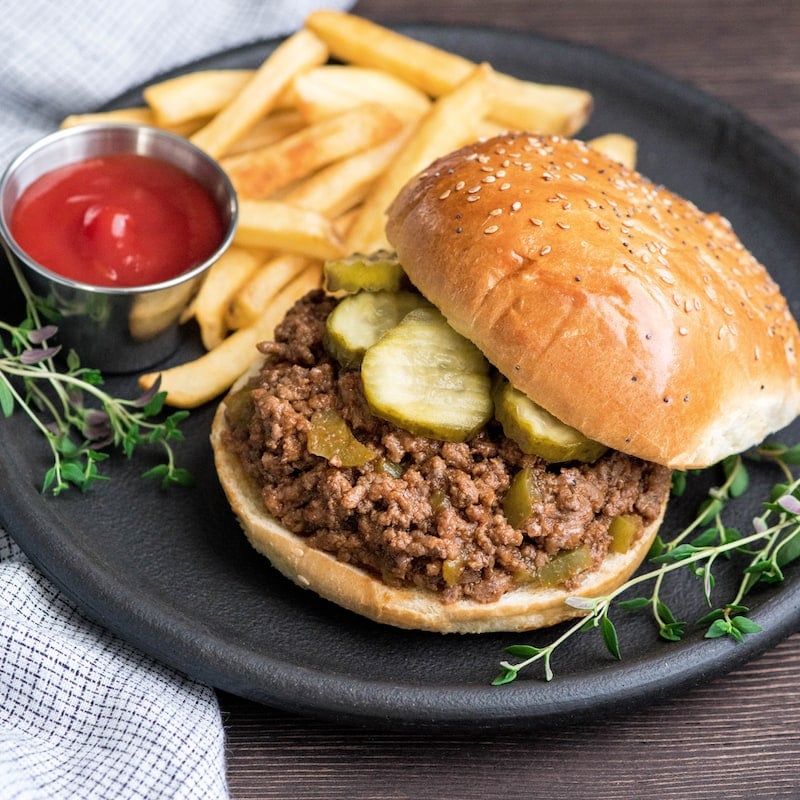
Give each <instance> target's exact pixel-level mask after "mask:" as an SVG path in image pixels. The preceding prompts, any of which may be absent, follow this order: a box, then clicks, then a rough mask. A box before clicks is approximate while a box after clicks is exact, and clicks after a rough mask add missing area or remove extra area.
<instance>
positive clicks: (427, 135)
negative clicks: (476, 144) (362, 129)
mask: <svg viewBox="0 0 800 800" xmlns="http://www.w3.org/2000/svg"><path fill="white" fill-rule="evenodd" d="M491 77H492V69H491V67H489V66H488V65H487V64H481V65H478V66H476V67H474V68H473V69H472V71H471V72H470V74H469V76H468V77H467V79H466V80H465V81H464V82H463V83H461V84H460V85H459V86H457V87H456V88H455V89H454V90H453V91H452V92H450V93H449V94H446V95H443V96H442V97H440V98H439V99H438V100H437V101H436V102H435V103H434V104H433V105H432V106H431V109H430V111H429V112H428V113H427V114H426V115H425V116H424V117H423V118H422V120H421V121H420V123H419V125H418V126H417V127H416V129H415V130H414V131H413V132H412V133H411V135H410V137H409V139H408V141H407V142H406V143H405V145H404V146H403V148H402V150H401V152H400V153H399V154H398V156H397V158H395V159H394V160H393V161H392V163H391V164H390V166H389V167H388V169H387V170H386V171H385V172H383V174H382V175H381V177H380V178H379V179H378V180H377V181H376V183H375V184H374V185H373V187H372V189H371V190H370V192H369V194H368V195H367V198H366V199H365V201H364V204H363V206H362V209H361V211H360V213H358V214H357V215H356V218H355V219H354V220H353V224H352V226H351V227H350V230H349V231H348V235H347V239H346V240H345V249H346V250H347V251H348V252H370V251H372V250H377V249H380V248H386V247H388V246H389V245H388V242H387V241H386V234H385V232H384V227H385V223H386V210H387V208H388V207H389V205H390V204H391V202H392V200H393V199H394V197H395V195H396V194H397V193H398V192H399V191H400V189H401V188H402V186H403V185H404V184H405V183H406V182H407V181H408V180H410V179H411V178H412V177H413V176H414V175H415V174H416V173H418V172H419V171H421V170H422V169H424V168H425V167H427V166H428V164H430V163H431V161H433V160H434V159H435V158H437V157H439V156H441V155H444V154H445V153H448V152H450V151H451V150H455V149H456V148H458V147H460V146H461V145H463V144H464V143H465V142H467V141H469V140H470V139H472V138H474V126H475V125H476V124H477V122H478V121H479V120H480V118H481V115H482V112H483V109H485V108H486V103H487V98H488V94H489V91H490V87H491Z"/></svg>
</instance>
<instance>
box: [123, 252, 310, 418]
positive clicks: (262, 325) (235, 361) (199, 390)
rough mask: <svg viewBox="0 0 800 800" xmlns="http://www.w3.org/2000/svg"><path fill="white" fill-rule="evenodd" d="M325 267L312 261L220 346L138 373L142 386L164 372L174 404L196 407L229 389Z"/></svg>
mask: <svg viewBox="0 0 800 800" xmlns="http://www.w3.org/2000/svg"><path fill="white" fill-rule="evenodd" d="M321 280H322V271H321V267H320V266H319V264H318V263H316V262H315V263H313V264H311V265H310V266H309V267H307V268H306V269H305V270H303V272H301V273H300V274H299V275H297V276H296V278H295V279H294V280H293V281H291V282H290V283H289V284H287V285H286V286H285V287H284V288H283V289H281V291H280V292H279V293H278V294H277V295H276V296H275V297H274V298H273V300H272V301H271V303H270V304H269V306H268V307H267V308H266V309H264V311H263V313H262V314H261V315H260V316H259V318H258V320H257V321H256V322H255V323H254V324H252V325H249V326H248V327H246V328H241V329H240V330H238V331H236V332H235V333H232V334H231V335H230V336H228V337H226V338H225V339H224V340H223V341H222V342H221V343H220V344H219V345H218V346H217V347H215V348H214V349H213V350H209V351H208V352H207V353H204V354H203V355H202V356H200V357H199V358H196V359H194V360H192V361H187V362H185V363H184V364H180V365H178V366H176V367H170V368H169V369H166V370H164V371H163V372H161V373H158V372H149V373H146V374H144V375H141V376H140V377H139V385H140V387H141V388H142V389H144V390H146V389H149V388H150V387H151V386H152V385H153V384H154V383H155V381H156V379H157V378H158V377H159V375H160V376H161V386H160V388H161V390H162V391H164V392H166V393H167V397H166V402H167V403H168V404H169V405H170V406H173V407H174V408H186V409H191V408H197V407H198V406H201V405H203V403H207V402H209V401H210V400H213V399H214V398H215V397H218V396H219V395H221V394H223V393H224V392H225V391H227V390H228V389H229V388H230V386H231V385H232V384H233V382H234V381H235V380H236V379H237V378H238V377H239V376H240V375H242V374H243V373H244V372H245V370H246V369H247V368H248V367H249V366H250V365H251V364H252V362H253V360H254V359H255V357H256V345H257V344H258V343H259V342H261V341H264V340H265V339H271V338H272V337H273V334H274V331H275V327H276V326H277V325H278V323H279V322H280V321H281V320H282V319H283V317H284V315H285V314H286V312H287V311H288V309H289V308H290V307H291V306H292V304H293V303H294V302H295V301H296V300H298V299H299V298H300V297H302V296H303V295H304V294H306V292H308V291H310V290H311V289H312V288H314V287H317V286H320V284H321Z"/></svg>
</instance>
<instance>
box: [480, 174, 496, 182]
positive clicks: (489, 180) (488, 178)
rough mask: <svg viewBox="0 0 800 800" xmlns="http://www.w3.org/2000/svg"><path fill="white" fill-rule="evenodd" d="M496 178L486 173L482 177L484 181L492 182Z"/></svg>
mask: <svg viewBox="0 0 800 800" xmlns="http://www.w3.org/2000/svg"><path fill="white" fill-rule="evenodd" d="M496 180H497V178H495V176H494V175H487V176H486V177H485V178H484V179H483V182H484V183H494V182H495V181H496Z"/></svg>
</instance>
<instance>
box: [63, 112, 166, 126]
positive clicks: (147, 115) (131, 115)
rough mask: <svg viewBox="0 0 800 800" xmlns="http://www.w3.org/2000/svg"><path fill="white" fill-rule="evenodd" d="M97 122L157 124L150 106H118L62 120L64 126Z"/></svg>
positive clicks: (72, 115)
mask: <svg viewBox="0 0 800 800" xmlns="http://www.w3.org/2000/svg"><path fill="white" fill-rule="evenodd" d="M95 122H100V123H102V122H130V123H132V124H134V125H155V124H156V120H155V116H154V114H153V112H152V111H151V110H150V109H149V108H145V107H141V108H139V107H135V108H117V109H114V110H112V111H97V112H94V113H89V114H70V115H69V116H68V117H64V119H63V120H62V121H61V127H62V128H72V127H74V126H75V125H86V124H90V123H95Z"/></svg>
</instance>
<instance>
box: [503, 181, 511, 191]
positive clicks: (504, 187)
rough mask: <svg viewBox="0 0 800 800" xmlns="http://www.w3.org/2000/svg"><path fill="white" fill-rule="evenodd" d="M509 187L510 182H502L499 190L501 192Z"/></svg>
mask: <svg viewBox="0 0 800 800" xmlns="http://www.w3.org/2000/svg"><path fill="white" fill-rule="evenodd" d="M510 188H511V184H510V183H503V184H501V185H500V191H501V192H505V191H506V190H507V189H510Z"/></svg>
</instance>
